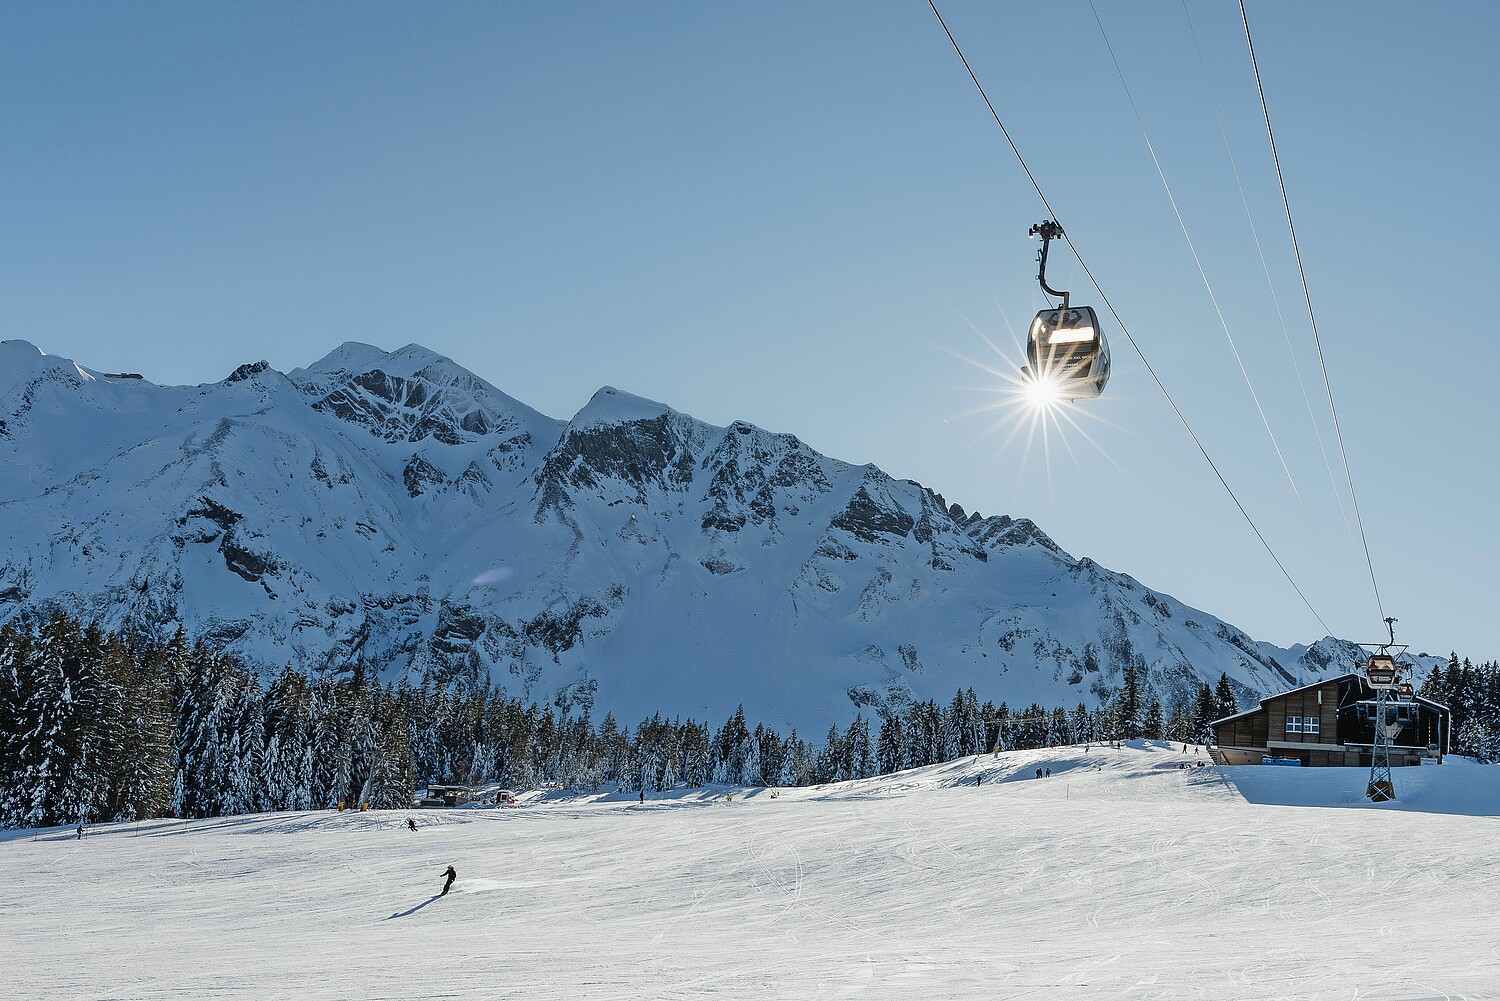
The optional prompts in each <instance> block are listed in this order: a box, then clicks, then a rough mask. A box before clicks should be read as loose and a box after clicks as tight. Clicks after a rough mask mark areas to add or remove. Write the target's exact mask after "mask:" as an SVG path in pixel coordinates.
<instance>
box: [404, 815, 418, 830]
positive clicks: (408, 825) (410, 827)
mask: <svg viewBox="0 0 1500 1001" xmlns="http://www.w3.org/2000/svg"><path fill="white" fill-rule="evenodd" d="M406 829H407V830H408V831H415V830H416V829H417V822H416V821H415V820H412V819H411V818H410V817H407V818H406Z"/></svg>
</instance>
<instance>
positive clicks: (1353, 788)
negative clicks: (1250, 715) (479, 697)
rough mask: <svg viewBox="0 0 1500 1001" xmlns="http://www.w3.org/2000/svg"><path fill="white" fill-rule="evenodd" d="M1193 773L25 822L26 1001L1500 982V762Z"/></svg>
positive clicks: (1013, 764)
mask: <svg viewBox="0 0 1500 1001" xmlns="http://www.w3.org/2000/svg"><path fill="white" fill-rule="evenodd" d="M1185 760H1196V756H1195V755H1194V754H1192V753H1191V752H1190V753H1188V754H1183V753H1182V752H1181V750H1180V745H1176V746H1173V747H1170V748H1169V747H1167V746H1166V745H1162V744H1152V745H1147V744H1140V743H1138V744H1136V745H1134V746H1132V747H1127V748H1124V749H1122V750H1118V751H1115V750H1110V749H1108V748H1100V747H1094V748H1092V749H1091V750H1089V751H1087V752H1085V751H1083V750H1082V749H1081V748H1065V749H1058V750H1051V751H1021V752H1013V753H1010V754H1006V755H1002V756H999V757H991V756H984V757H981V758H978V759H975V758H967V759H964V760H962V761H959V762H953V763H949V764H947V765H939V766H934V767H931V768H925V769H919V770H915V771H911V772H905V773H901V774H898V775H892V776H886V777H883V778H879V779H871V780H866V781H858V782H851V783H845V784H841V785H837V786H824V787H819V788H813V789H799V790H789V791H783V792H781V793H779V795H778V796H776V797H775V798H773V797H772V795H771V791H770V790H738V791H733V793H734V794H733V799H732V802H728V801H726V798H725V793H726V792H730V791H731V790H724V789H717V790H710V791H702V790H693V791H687V792H683V793H679V794H675V795H672V796H670V797H668V798H664V799H653V800H650V801H648V803H647V804H646V805H645V806H641V805H638V804H637V803H636V801H635V799H634V797H630V798H623V797H612V796H588V797H574V796H567V795H564V794H560V793H551V794H547V795H545V796H544V795H542V794H540V793H533V794H530V795H529V797H527V798H526V799H524V800H523V803H522V805H520V806H517V807H508V808H477V809H459V810H451V811H445V812H439V811H414V812H413V814H412V815H413V816H414V817H416V818H417V820H418V821H419V823H420V824H421V828H420V830H419V831H418V832H417V833H415V834H414V833H411V832H409V831H407V830H406V829H405V826H404V821H405V819H406V815H405V814H401V813H390V814H363V815H362V814H358V813H345V814H335V813H318V814H273V815H260V816H251V817H236V818H226V819H221V820H209V821H194V822H170V821H158V822H148V823H141V824H138V825H135V824H122V825H116V826H112V827H100V828H97V829H95V830H94V831H92V832H91V833H90V834H89V835H88V836H87V837H85V838H84V839H83V840H82V841H79V840H76V839H74V838H73V837H72V832H71V831H65V830H50V831H27V832H10V833H8V834H7V835H4V837H5V839H6V840H3V841H0V877H3V879H4V882H5V885H6V887H7V892H6V893H5V895H4V897H3V899H0V997H6V998H69V999H74V998H100V999H103V998H121V999H136V998H140V999H146V998H236V999H238V998H298V999H302V1001H323V999H333V998H389V999H401V1001H410V999H417V998H553V997H557V998H569V999H596V998H597V999H605V998H609V999H614V998H674V999H675V998H701V997H713V998H757V999H764V998H803V997H827V998H859V999H861V1001H867V999H871V998H903V999H906V998H950V997H951V998H957V997H964V998H985V999H1001V998H1018V999H1019V998H1026V999H1035V998H1046V999H1052V998H1117V997H1129V998H1141V999H1150V998H1163V999H1183V998H1205V999H1229V998H1247V999H1249V998H1254V999H1272V998H1350V999H1352V998H1359V999H1366V1001H1380V999H1394V998H1403V999H1412V998H1460V997H1462V998H1472V999H1482V998H1495V997H1497V996H1500V939H1497V937H1496V935H1495V932H1494V925H1493V919H1494V914H1495V907H1496V899H1497V893H1496V891H1497V889H1500V882H1497V880H1500V861H1497V859H1496V858H1495V855H1494V847H1495V844H1496V837H1497V835H1500V820H1497V815H1500V768H1494V767H1481V766H1477V765H1471V764H1467V763H1464V762H1463V761H1461V760H1458V759H1450V762H1449V763H1448V764H1445V765H1443V766H1442V767H1439V768H1420V769H1418V768H1410V769H1400V770H1398V775H1397V783H1398V795H1400V796H1401V801H1400V802H1399V803H1396V804H1386V805H1382V806H1371V805H1369V804H1367V803H1365V802H1364V801H1363V800H1362V799H1361V798H1360V790H1361V789H1362V786H1363V783H1364V781H1365V777H1366V776H1365V773H1364V772H1361V771H1359V770H1357V769H1321V770H1302V769H1292V768H1240V769H1219V768H1214V767H1212V766H1210V767H1206V768H1203V769H1192V770H1188V771H1184V770H1181V769H1179V768H1177V767H1176V766H1177V765H1178V764H1179V763H1181V762H1182V761H1185ZM1037 768H1043V769H1046V768H1051V769H1052V773H1053V774H1052V775H1051V777H1050V778H1042V779H1037V778H1035V777H1034V775H1035V770H1036V769H1037ZM981 773H983V775H984V782H983V785H981V786H978V787H976V786H975V779H976V777H977V776H979V775H980V774H981ZM449 864H452V865H454V866H455V867H456V868H457V870H458V874H459V878H458V882H457V883H456V885H455V886H454V890H453V892H452V893H451V894H449V895H448V896H447V897H445V898H438V899H434V897H433V895H434V894H435V893H436V892H437V890H438V888H439V885H440V878H439V877H440V873H441V872H442V870H443V868H444V867H445V866H447V865H449Z"/></svg>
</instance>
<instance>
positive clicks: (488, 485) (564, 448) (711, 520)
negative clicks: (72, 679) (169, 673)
mask: <svg viewBox="0 0 1500 1001" xmlns="http://www.w3.org/2000/svg"><path fill="white" fill-rule="evenodd" d="M52 606H61V607H64V608H66V609H69V610H72V611H74V612H76V613H78V614H80V615H82V616H84V617H86V618H94V619H97V620H99V621H100V622H101V623H102V624H104V625H106V626H107V627H110V628H132V629H142V630H147V631H154V632H158V633H170V632H171V631H173V630H174V629H175V628H176V627H177V625H178V623H182V624H183V625H185V627H186V628H187V630H188V631H189V633H190V634H193V635H199V636H204V637H206V638H210V639H213V640H215V641H217V642H219V643H222V644H224V645H226V646H228V647H229V648H231V649H233V650H234V651H236V652H237V653H238V654H240V655H241V656H242V657H244V658H245V659H246V660H247V661H249V662H252V663H255V664H260V665H264V666H267V667H275V666H279V665H281V664H284V663H288V662H290V663H293V664H296V665H298V666H301V667H303V668H306V669H309V670H319V671H321V670H347V669H350V668H351V666H352V665H353V664H354V663H355V662H356V661H363V662H364V663H365V664H366V665H367V666H369V667H371V668H373V669H375V670H377V671H379V672H380V673H381V674H382V675H384V676H386V677H390V676H392V675H395V674H401V673H403V672H404V673H410V674H411V675H412V676H413V677H418V676H430V677H433V678H434V679H437V680H440V681H449V680H464V679H472V680H477V681H484V680H486V679H488V680H489V681H492V682H494V683H496V684H498V685H500V686H501V687H503V688H505V689H506V690H507V691H508V692H509V693H511V694H513V695H516V696H520V697H524V698H528V699H534V700H536V701H539V702H552V703H555V704H557V705H559V706H563V707H585V706H589V707H594V708H595V712H596V715H597V714H599V713H602V712H603V711H604V710H605V709H612V710H614V711H615V712H616V714H617V715H620V716H622V718H625V719H637V718H639V717H640V716H641V715H642V714H646V715H649V714H650V713H652V712H655V711H658V710H660V711H662V712H664V713H667V714H679V713H680V714H682V715H694V716H698V717H700V718H702V717H704V716H707V717H709V718H718V717H721V716H724V715H726V714H727V713H729V712H731V711H733V709H734V706H735V704H736V703H740V702H743V703H744V704H745V706H746V710H747V712H748V713H749V714H750V715H751V716H752V718H758V719H765V720H768V721H773V720H774V721H781V722H784V723H786V724H791V725H796V726H799V727H802V728H803V730H804V732H808V731H809V730H817V729H819V728H822V727H826V726H827V725H828V724H829V723H830V722H839V723H842V722H844V721H845V720H847V719H848V718H849V716H850V715H851V714H852V712H853V710H854V708H855V706H861V707H866V710H865V711H866V712H871V711H873V710H874V709H877V708H879V707H883V706H896V705H900V704H903V703H905V702H907V701H909V700H911V699H913V698H916V699H926V698H935V699H939V700H942V701H946V700H947V699H948V698H950V697H951V696H952V694H953V692H954V690H955V689H957V688H959V687H967V686H973V687H974V689H975V690H976V691H977V692H979V693H980V695H981V697H988V698H993V699H995V700H996V701H999V700H1001V699H1005V700H1008V701H1009V702H1010V703H1011V704H1012V705H1017V704H1021V705H1024V704H1026V703H1029V702H1031V701H1034V700H1035V701H1039V702H1041V703H1042V704H1043V705H1056V704H1068V705H1072V704H1076V703H1078V702H1083V703H1086V704H1089V705H1094V704H1096V703H1097V702H1098V701H1099V700H1100V699H1103V698H1106V697H1108V696H1109V695H1110V694H1111V693H1112V692H1113V691H1115V690H1116V689H1117V688H1118V686H1119V683H1120V679H1121V674H1122V671H1123V669H1124V667H1125V666H1126V664H1127V663H1131V662H1134V663H1135V664H1137V666H1139V667H1142V668H1144V669H1145V670H1146V672H1147V677H1148V678H1149V681H1150V684H1151V685H1152V686H1154V688H1155V690H1156V692H1157V693H1158V694H1159V695H1161V696H1162V697H1163V699H1164V701H1170V700H1171V699H1172V698H1174V697H1177V696H1181V695H1184V694H1186V693H1187V692H1189V691H1190V690H1191V689H1192V688H1195V687H1196V686H1197V684H1198V682H1199V680H1200V679H1203V680H1209V681H1214V680H1217V678H1218V676H1219V674H1220V672H1221V671H1227V672H1228V674H1229V676H1230V678H1231V679H1233V680H1234V681H1235V682H1236V683H1237V684H1238V685H1240V686H1242V694H1243V695H1249V694H1251V693H1263V692H1267V691H1273V690H1278V689H1281V688H1285V687H1287V686H1288V685H1290V684H1293V683H1295V682H1296V681H1298V680H1299V678H1300V677H1302V676H1303V675H1305V676H1306V677H1307V678H1308V679H1311V678H1312V677H1316V676H1318V675H1321V674H1326V673H1330V672H1332V673H1337V672H1341V671H1343V670H1347V669H1348V667H1349V666H1350V665H1352V664H1353V663H1354V660H1355V658H1357V657H1358V656H1359V655H1358V650H1357V648H1354V647H1350V646H1349V645H1347V644H1344V643H1342V642H1340V641H1337V640H1329V639H1325V640H1323V641H1320V642H1319V643H1318V644H1314V645H1313V646H1312V647H1311V648H1303V647H1297V648H1294V649H1292V650H1281V649H1277V648H1275V647H1271V646H1269V645H1267V644H1264V643H1257V642H1255V641H1254V640H1252V639H1251V638H1250V637H1248V636H1246V635H1245V634H1244V633H1243V632H1241V631H1240V630H1238V629H1236V628H1234V627H1233V626H1231V625H1229V624H1227V623H1225V622H1222V621H1220V620H1219V619H1217V618H1215V617H1214V616H1212V615H1209V614H1207V613H1205V612H1201V611H1198V610H1196V609H1193V608H1190V607H1188V606H1186V605H1184V604H1182V603H1181V602H1179V601H1177V600H1175V599H1174V598H1171V597H1169V596H1167V595H1164V594H1161V593H1158V592H1155V591H1152V590H1151V589H1149V588H1147V587H1144V586H1142V585H1141V584H1139V583H1138V582H1136V581H1135V580H1133V579H1131V578H1130V577H1129V576H1126V575H1124V574H1120V573H1116V572H1113V571H1110V570H1106V569H1105V568H1103V567H1101V566H1099V565H1098V564H1096V563H1094V562H1093V561H1092V560H1089V559H1087V558H1084V559H1075V558H1073V557H1072V556H1070V555H1068V554H1067V553H1065V552H1063V551H1062V550H1061V549H1060V548H1059V547H1058V546H1057V545H1056V544H1055V543H1054V542H1053V541H1052V540H1051V539H1049V538H1048V537H1047V535H1046V534H1045V533H1044V532H1043V531H1042V530H1041V529H1040V528H1038V527H1037V526H1036V525H1035V524H1033V523H1032V522H1031V521H1029V520H1027V519H1025V518H1012V517H1009V516H1006V515H998V516H991V517H981V516H980V515H979V514H978V513H968V512H965V511H964V510H963V509H962V508H960V507H959V506H958V505H956V504H952V505H950V504H948V503H947V502H946V501H944V499H943V497H942V496H941V495H940V494H937V493H935V492H934V491H932V490H930V489H928V488H926V487H924V486H922V485H921V484H919V483H916V482H914V481H911V480H898V479H893V478H892V477H890V476H888V475H887V474H886V473H884V472H882V471H881V470H880V469H878V468H876V467H874V466H870V465H865V466H855V465H850V464H849V463H845V462H840V461H838V460H836V459H831V458H828V457H826V456H823V455H820V454H818V453H817V452H815V451H813V450H812V449H810V448H808V447H807V446H806V445H804V444H803V443H802V442H801V441H799V440H798V439H797V438H796V437H794V436H792V435H790V434H777V433H772V432H769V431H764V430H762V429H760V428H757V427H754V426H752V425H750V424H746V423H741V422H736V423H734V424H731V425H730V426H729V427H727V428H722V427H714V426H712V425H709V424H705V423H703V422H702V421H698V420H695V419H694V418H692V417H690V416H688V415H686V414H682V413H678V412H677V411H675V410H672V409H671V408H670V407H667V406H664V405H662V404H659V403H653V402H651V401H649V400H644V399H641V398H639V397H636V396H632V395H630V394H629V393H625V392H622V391H620V390H617V389H612V388H609V387H606V388H604V389H601V390H599V392H598V393H596V394H595V395H594V397H593V399H592V400H590V401H589V403H588V405H587V406H585V407H584V408H583V410H581V411H580V412H579V413H578V414H577V415H576V416H574V417H573V419H572V420H571V421H567V422H563V421H558V420H554V419H551V418H549V417H546V416H544V415H542V414H540V413H538V412H536V411H535V410H532V409H531V408H529V407H527V406H526V405H525V404H522V403H520V402H518V401H517V400H515V399H513V398H511V397H510V396H507V395H506V394H505V393H503V392H501V391H500V390H499V389H496V388H495V387H494V386H492V385H490V384H489V383H487V382H485V381H484V380H483V379H480V378H479V377H477V376H475V375H474V374H472V373H471V372H468V371H467V370H465V369H464V368H462V367H461V366H459V365H457V364H455V363H454V362H453V361H451V360H450V359H448V358H445V357H443V356H442V355H439V354H437V353H435V352H433V351H429V350H427V349H426V348H423V347H420V346H418V345H415V344H413V345H408V346H406V347H404V348H401V349H399V350H397V351H392V352H385V351H382V350H380V349H379V348H375V347H371V346H369V345H365V344H356V343H347V344H344V345H342V346H340V347H339V348H337V349H336V350H335V351H333V352H332V353H331V354H329V355H328V356H327V357H325V358H324V359H322V360H321V361H319V362H317V363H316V364H314V365H312V366H310V367H308V368H305V369H296V370H294V371H292V372H289V373H285V374H283V373H281V372H277V371H275V370H274V369H271V368H270V367H268V366H267V365H266V364H265V363H264V362H258V363H255V364H248V365H243V366H241V367H240V368H238V369H236V370H235V371H234V372H233V373H232V374H230V375H229V376H228V377H227V378H225V379H224V380H223V381H221V382H217V383H212V384H208V385H201V386H190V387H182V386H157V385H154V384H152V383H151V382H148V381H146V380H145V379H143V378H141V377H140V376H137V375H133V374H124V373H115V374H105V373H101V372H96V371H93V370H91V369H88V368H85V367H83V366H80V365H77V364H75V363H74V362H72V361H69V360H67V359H64V358H58V357H55V356H50V355H46V354H44V353H43V352H42V351H40V350H38V349H37V348H36V347H35V346H33V345H31V344H29V343H27V342H25V341H6V342H3V343H0V619H4V618H8V617H13V616H15V615H17V614H19V613H21V612H22V611H23V610H24V609H27V608H31V609H36V608H47V607H52Z"/></svg>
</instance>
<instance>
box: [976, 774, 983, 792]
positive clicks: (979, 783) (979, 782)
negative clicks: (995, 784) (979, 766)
mask: <svg viewBox="0 0 1500 1001" xmlns="http://www.w3.org/2000/svg"><path fill="white" fill-rule="evenodd" d="M982 785H984V772H980V773H979V774H978V775H976V776H974V788H976V789H977V788H979V787H980V786H982Z"/></svg>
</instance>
